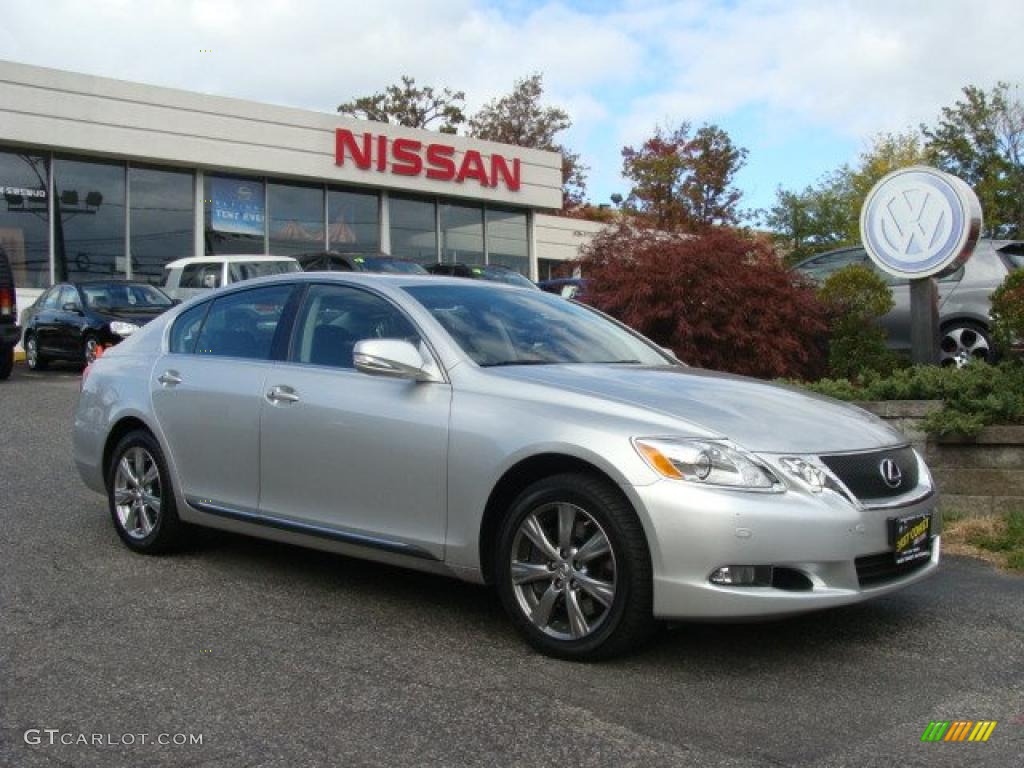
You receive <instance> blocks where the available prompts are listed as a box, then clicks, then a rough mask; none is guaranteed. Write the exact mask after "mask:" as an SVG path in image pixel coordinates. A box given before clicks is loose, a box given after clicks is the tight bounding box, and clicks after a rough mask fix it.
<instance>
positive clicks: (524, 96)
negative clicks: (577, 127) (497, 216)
mask: <svg viewBox="0 0 1024 768" xmlns="http://www.w3.org/2000/svg"><path fill="white" fill-rule="evenodd" d="M543 97H544V78H543V75H541V74H540V73H534V74H532V75H530V76H529V77H525V78H523V79H521V80H517V81H516V82H515V84H514V85H513V86H512V91H511V92H510V93H508V94H506V95H504V96H502V97H500V98H497V99H493V100H492V101H490V102H488V103H487V104H485V105H484V106H483V107H481V108H480V111H479V112H477V113H476V114H475V115H473V116H472V117H471V118H470V119H469V135H470V136H473V137H475V138H478V139H486V140H487V141H499V142H502V143H504V144H514V145H516V146H518V147H530V148H532V149H543V150H547V151H550V152H560V153H561V154H562V204H563V207H564V208H566V209H571V208H574V207H576V206H578V205H580V204H582V203H583V199H584V197H585V195H586V171H587V168H586V166H584V165H583V163H582V162H581V161H580V156H579V155H578V154H577V153H575V152H573V151H571V150H570V149H568V148H567V147H566V146H565V145H563V144H561V143H560V142H559V141H558V140H557V136H558V134H559V133H561V132H562V131H565V130H567V129H568V128H570V127H572V120H571V118H570V117H569V113H568V112H566V111H565V110H564V109H562V108H561V107H553V106H544V105H543V104H542V103H541V102H542V99H543Z"/></svg>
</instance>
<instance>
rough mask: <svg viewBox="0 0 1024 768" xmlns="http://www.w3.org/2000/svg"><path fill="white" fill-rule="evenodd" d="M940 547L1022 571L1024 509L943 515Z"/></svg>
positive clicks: (957, 553)
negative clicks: (966, 515)
mask: <svg viewBox="0 0 1024 768" xmlns="http://www.w3.org/2000/svg"><path fill="white" fill-rule="evenodd" d="M943 527H944V530H943V535H942V542H943V549H944V550H945V551H946V552H948V553H949V554H954V555H968V556H970V557H977V558H980V559H982V560H985V561H987V562H990V563H993V564H995V565H997V566H999V567H1000V568H1003V569H1005V570H1008V571H1011V572H1014V573H1020V574H1024V510H1021V509H1013V510H1010V511H1008V512H1004V513H1003V514H1002V515H994V516H989V517H964V516H961V515H944V516H943Z"/></svg>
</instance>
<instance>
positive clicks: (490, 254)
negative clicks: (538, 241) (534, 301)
mask: <svg viewBox="0 0 1024 768" xmlns="http://www.w3.org/2000/svg"><path fill="white" fill-rule="evenodd" d="M487 263H488V264H502V265H504V266H506V267H511V268H512V269H514V270H516V271H517V272H519V273H520V274H523V275H526V276H527V277H529V275H530V250H529V245H528V243H527V230H526V211H519V210H515V209H511V208H492V207H490V206H488V207H487Z"/></svg>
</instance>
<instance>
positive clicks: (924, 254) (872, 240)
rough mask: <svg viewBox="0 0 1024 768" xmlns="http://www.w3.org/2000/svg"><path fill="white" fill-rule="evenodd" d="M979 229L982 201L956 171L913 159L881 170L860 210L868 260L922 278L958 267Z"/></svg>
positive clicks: (891, 271) (901, 274) (890, 270)
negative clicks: (883, 172)
mask: <svg viewBox="0 0 1024 768" xmlns="http://www.w3.org/2000/svg"><path fill="white" fill-rule="evenodd" d="M980 232H981V204H980V203H979V202H978V197H977V195H975V194H974V190H972V189H971V188H970V187H969V186H967V184H965V183H964V182H963V181H962V180H960V179H958V178H957V177H956V176H952V175H950V174H948V173H943V172H942V171H939V170H936V169H935V168H929V167H927V166H923V165H915V166H912V167H910V168H902V169H900V170H898V171H893V172H892V173H890V174H888V175H886V176H885V177H884V178H882V180H881V181H879V182H878V183H877V184H875V186H874V187H872V189H871V191H870V192H869V193H868V196H867V199H866V200H865V201H864V207H863V208H861V212H860V236H861V240H862V241H863V242H864V248H865V249H866V250H867V252H868V255H869V256H870V257H871V259H872V261H874V262H875V264H877V265H878V266H879V268H881V269H883V270H885V271H886V272H888V273H889V274H891V275H895V276H896V277H903V278H911V279H913V278H926V277H936V276H941V275H943V274H948V273H950V272H952V271H954V270H955V269H957V268H959V267H960V266H961V265H962V264H963V263H964V262H966V261H967V259H969V258H970V256H971V253H973V251H974V245H975V243H977V241H978V235H979V233H980Z"/></svg>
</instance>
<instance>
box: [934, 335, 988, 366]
mask: <svg viewBox="0 0 1024 768" xmlns="http://www.w3.org/2000/svg"><path fill="white" fill-rule="evenodd" d="M939 348H940V350H941V358H940V363H941V364H942V365H945V366H949V367H953V366H955V367H957V368H963V367H964V366H965V365H967V364H968V363H969V362H971V361H972V360H983V361H985V362H988V361H990V360H991V359H992V349H991V347H990V345H989V341H988V337H987V336H986V335H985V334H984V333H983V332H982V331H980V330H979V329H977V328H972V327H970V326H964V325H959V326H954V327H951V328H948V329H946V330H945V331H944V332H943V334H942V340H941V341H940V342H939Z"/></svg>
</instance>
